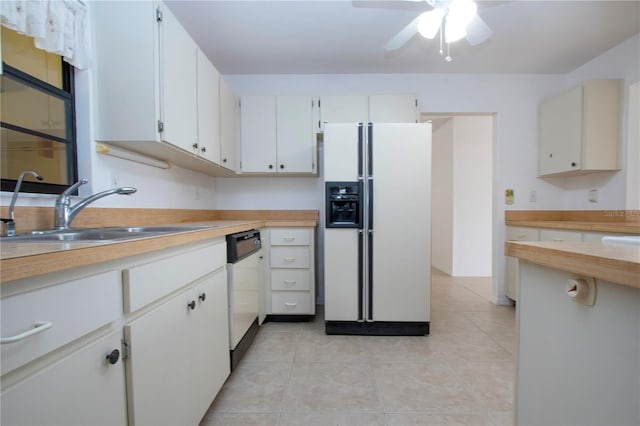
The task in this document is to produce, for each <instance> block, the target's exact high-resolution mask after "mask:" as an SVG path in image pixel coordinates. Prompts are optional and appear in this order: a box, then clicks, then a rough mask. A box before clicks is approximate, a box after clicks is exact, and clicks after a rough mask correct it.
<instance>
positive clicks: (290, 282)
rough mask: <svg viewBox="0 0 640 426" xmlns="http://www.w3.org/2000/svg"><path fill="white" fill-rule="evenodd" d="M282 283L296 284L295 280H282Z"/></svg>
mask: <svg viewBox="0 0 640 426" xmlns="http://www.w3.org/2000/svg"><path fill="white" fill-rule="evenodd" d="M284 285H286V286H289V287H293V286H294V285H296V280H284Z"/></svg>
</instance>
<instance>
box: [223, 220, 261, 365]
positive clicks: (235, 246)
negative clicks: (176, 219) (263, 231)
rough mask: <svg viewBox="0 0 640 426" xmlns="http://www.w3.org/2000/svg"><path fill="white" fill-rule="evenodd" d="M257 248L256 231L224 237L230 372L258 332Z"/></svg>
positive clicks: (259, 248)
mask: <svg viewBox="0 0 640 426" xmlns="http://www.w3.org/2000/svg"><path fill="white" fill-rule="evenodd" d="M261 247H262V242H261V239H260V231H259V230H257V229H252V230H250V231H244V232H239V233H237V234H230V235H227V284H228V290H229V292H228V294H229V353H230V362H231V370H233V369H234V368H235V367H236V366H237V365H238V363H239V362H240V360H241V359H242V357H243V356H244V354H245V352H246V351H247V349H249V346H250V345H251V342H252V341H253V339H254V338H255V336H256V334H257V332H258V326H259V325H258V315H259V311H260V286H259V281H260V274H259V272H260V271H259V265H260V260H261V258H262V256H261Z"/></svg>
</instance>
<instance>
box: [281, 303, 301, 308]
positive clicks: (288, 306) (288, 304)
mask: <svg viewBox="0 0 640 426" xmlns="http://www.w3.org/2000/svg"><path fill="white" fill-rule="evenodd" d="M284 306H286V307H287V308H295V307H296V306H298V304H297V303H291V302H285V304H284Z"/></svg>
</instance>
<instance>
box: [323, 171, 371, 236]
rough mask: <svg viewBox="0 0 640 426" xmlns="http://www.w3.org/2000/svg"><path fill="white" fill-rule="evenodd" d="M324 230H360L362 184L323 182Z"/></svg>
mask: <svg viewBox="0 0 640 426" xmlns="http://www.w3.org/2000/svg"><path fill="white" fill-rule="evenodd" d="M325 203H326V218H325V227H326V228H359V229H362V182H325Z"/></svg>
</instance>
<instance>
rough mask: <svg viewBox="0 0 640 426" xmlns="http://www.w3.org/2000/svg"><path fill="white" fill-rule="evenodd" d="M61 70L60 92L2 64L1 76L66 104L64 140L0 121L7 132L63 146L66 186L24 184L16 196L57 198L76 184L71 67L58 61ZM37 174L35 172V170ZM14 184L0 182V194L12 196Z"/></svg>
mask: <svg viewBox="0 0 640 426" xmlns="http://www.w3.org/2000/svg"><path fill="white" fill-rule="evenodd" d="M60 62H61V67H62V89H60V88H58V87H55V86H53V85H51V84H50V83H48V82H46V81H43V80H40V79H39V78H36V77H34V76H32V75H31V74H29V73H26V72H24V71H21V70H19V69H17V68H15V67H12V66H11V65H8V64H7V63H6V62H4V61H3V62H2V67H3V74H4V75H8V76H10V77H11V78H12V79H14V80H17V81H19V82H20V83H22V84H25V85H27V86H30V87H33V88H34V89H36V90H39V91H42V92H44V93H46V94H47V95H50V96H54V97H57V98H59V99H63V100H64V101H65V102H68V103H69V107H68V109H67V110H66V111H65V119H66V122H65V128H66V129H67V138H65V139H61V138H56V137H55V136H52V135H49V134H46V133H40V132H38V131H35V130H31V129H26V128H23V127H20V126H15V125H12V124H10V123H5V122H4V121H0V126H1V127H3V128H6V129H9V130H15V131H19V132H22V133H26V134H29V135H34V136H42V137H45V138H47V139H50V140H54V141H56V142H62V143H65V144H66V145H67V149H66V154H67V155H66V161H67V177H68V183H67V184H66V185H61V184H54V183H42V182H31V181H24V182H22V186H21V187H20V192H26V193H35V194H61V193H62V192H63V191H64V190H65V189H67V188H68V187H69V185H71V184H72V183H74V182H76V181H77V177H78V148H77V138H76V108H75V106H76V102H75V78H74V69H73V66H71V65H70V64H68V63H67V62H65V61H63V60H62V58H60ZM36 171H37V170H36ZM16 184H17V179H4V178H2V179H1V180H0V190H2V191H7V192H13V191H14V190H15V187H16Z"/></svg>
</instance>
